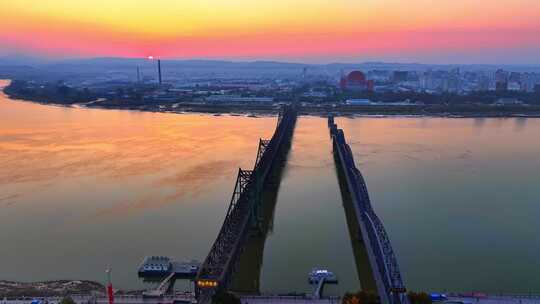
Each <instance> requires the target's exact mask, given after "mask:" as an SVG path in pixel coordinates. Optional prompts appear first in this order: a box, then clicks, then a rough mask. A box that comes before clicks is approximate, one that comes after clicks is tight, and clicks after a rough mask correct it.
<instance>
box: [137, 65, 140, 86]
mask: <svg viewBox="0 0 540 304" xmlns="http://www.w3.org/2000/svg"><path fill="white" fill-rule="evenodd" d="M137 82H141V70H140V69H139V66H137Z"/></svg>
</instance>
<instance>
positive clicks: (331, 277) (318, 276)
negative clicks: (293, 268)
mask: <svg viewBox="0 0 540 304" xmlns="http://www.w3.org/2000/svg"><path fill="white" fill-rule="evenodd" d="M322 279H324V282H325V283H329V284H336V283H337V282H338V278H337V276H336V275H335V274H334V273H333V272H331V271H328V270H326V269H317V268H316V269H313V270H312V271H311V272H310V273H309V275H308V281H309V284H317V283H319V281H320V280H322Z"/></svg>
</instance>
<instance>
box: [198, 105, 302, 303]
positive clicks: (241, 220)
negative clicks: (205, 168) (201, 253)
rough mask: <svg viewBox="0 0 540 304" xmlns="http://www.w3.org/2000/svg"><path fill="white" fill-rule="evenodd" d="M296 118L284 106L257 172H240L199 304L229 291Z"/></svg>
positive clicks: (204, 272) (205, 269) (261, 150)
mask: <svg viewBox="0 0 540 304" xmlns="http://www.w3.org/2000/svg"><path fill="white" fill-rule="evenodd" d="M296 115H297V114H296V109H295V108H294V107H291V106H286V107H284V108H283V109H282V111H281V112H280V114H279V117H278V123H277V126H276V129H275V131H274V134H273V136H272V138H271V139H269V140H264V139H260V140H259V147H258V151H257V157H256V160H255V165H254V166H253V170H242V169H239V171H238V176H237V179H236V184H235V188H234V192H233V195H232V198H231V201H230V203H229V207H228V210H227V214H226V216H225V219H224V221H223V225H222V226H221V229H220V231H219V233H218V236H217V238H216V240H215V241H214V244H213V245H212V247H211V249H210V252H209V253H208V255H207V257H206V259H205V261H204V263H203V264H202V266H201V267H200V269H199V272H198V274H197V278H196V294H197V298H198V301H199V303H209V302H210V301H211V297H212V295H213V294H214V293H215V292H216V291H217V290H219V289H222V290H227V289H228V288H229V285H230V284H231V281H232V275H233V274H234V272H235V269H236V267H237V264H238V260H239V257H240V255H241V253H242V251H243V249H244V246H245V243H246V240H247V238H248V236H249V231H250V230H252V229H257V228H258V227H259V226H258V225H259V223H260V216H259V210H260V204H261V197H260V195H261V192H262V188H263V187H264V185H265V183H266V179H267V176H268V175H269V172H270V171H271V169H272V166H273V164H274V163H275V159H276V158H277V157H278V152H279V151H280V150H281V148H282V146H283V145H285V144H286V143H287V142H288V141H289V140H290V138H291V136H292V131H293V129H294V125H295V123H296Z"/></svg>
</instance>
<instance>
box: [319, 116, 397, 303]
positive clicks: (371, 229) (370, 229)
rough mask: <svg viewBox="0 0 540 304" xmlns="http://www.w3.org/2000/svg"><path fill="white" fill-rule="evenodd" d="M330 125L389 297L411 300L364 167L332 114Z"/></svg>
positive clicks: (395, 299) (395, 300) (394, 300)
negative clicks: (355, 160)
mask: <svg viewBox="0 0 540 304" xmlns="http://www.w3.org/2000/svg"><path fill="white" fill-rule="evenodd" d="M328 125H329V128H330V133H331V135H332V138H333V140H334V144H335V147H336V148H337V149H338V153H339V154H340V155H341V159H342V167H343V169H344V171H345V174H346V176H348V178H349V179H351V186H352V187H353V188H352V189H349V190H350V192H351V195H353V196H354V197H355V199H354V200H353V201H355V202H356V203H357V207H358V209H359V210H360V212H359V216H360V217H361V218H360V220H362V222H363V223H364V226H365V228H366V231H365V232H366V233H367V235H368V239H369V240H368V241H369V244H370V247H371V248H372V250H373V256H374V258H375V263H376V264H377V265H376V266H377V268H376V269H378V270H379V272H380V276H381V278H382V283H383V285H384V289H385V291H386V293H387V295H388V298H389V300H390V301H392V303H403V302H407V299H406V296H405V287H404V284H403V279H402V277H401V272H400V270H399V265H398V263H397V259H396V257H395V253H394V250H393V249H392V245H391V243H390V239H389V237H388V234H387V233H386V230H385V229H384V226H383V224H382V221H381V220H380V219H379V217H378V216H377V214H376V213H375V211H374V210H373V207H372V205H371V200H370V198H369V193H368V190H367V186H366V182H365V180H364V178H363V176H362V173H361V172H360V170H358V168H356V165H355V162H354V157H353V153H352V150H351V148H350V146H349V145H348V144H347V142H346V140H345V135H344V133H343V130H341V129H338V127H337V125H336V124H335V123H334V119H333V117H329V119H328Z"/></svg>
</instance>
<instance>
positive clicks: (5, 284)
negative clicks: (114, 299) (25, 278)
mask: <svg viewBox="0 0 540 304" xmlns="http://www.w3.org/2000/svg"><path fill="white" fill-rule="evenodd" d="M104 291H105V286H103V285H102V284H100V283H98V282H94V281H87V280H55V281H41V282H15V281H5V280H0V299H1V298H12V297H62V296H67V295H70V294H90V293H93V292H104Z"/></svg>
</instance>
